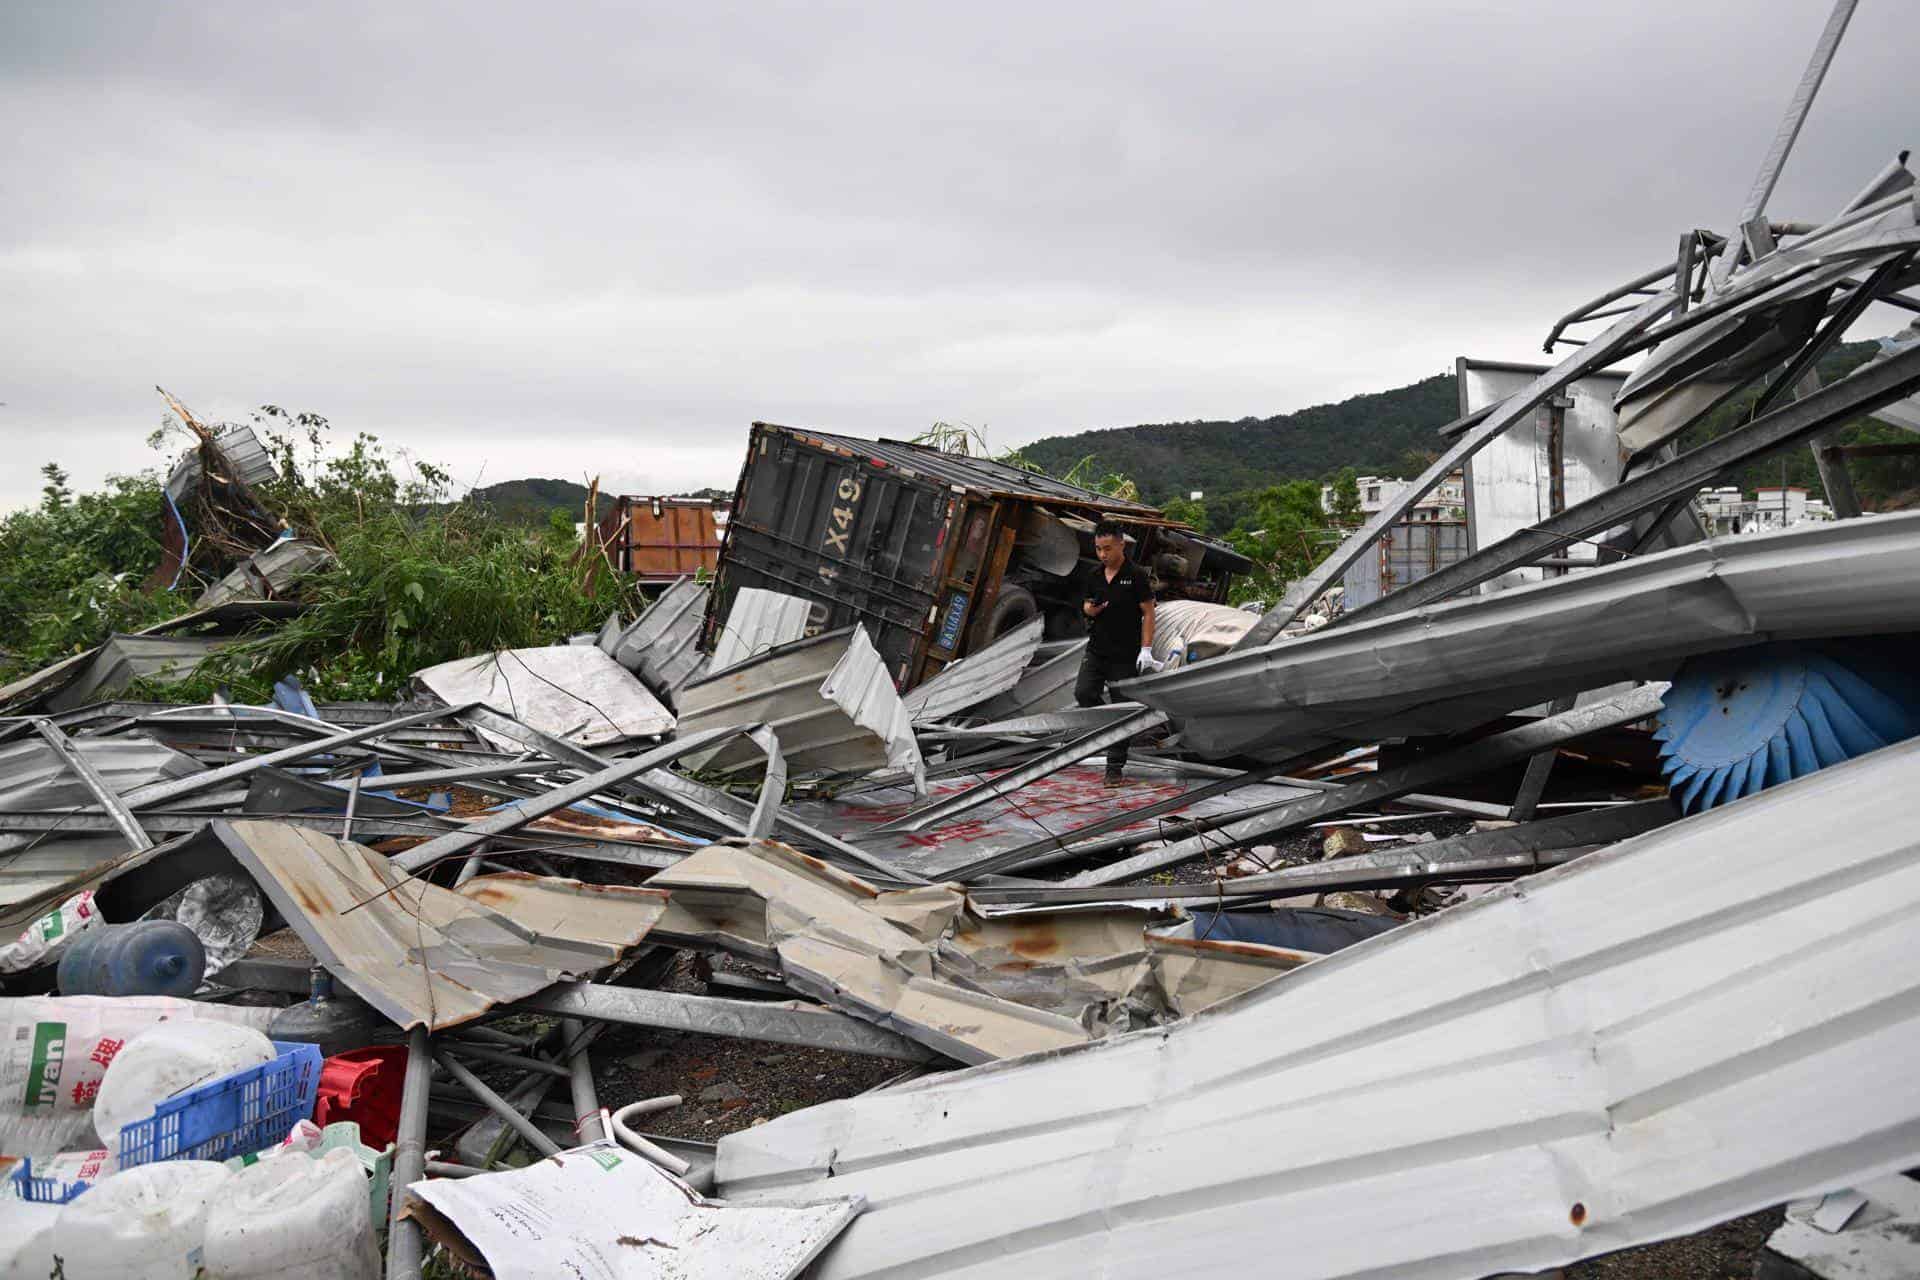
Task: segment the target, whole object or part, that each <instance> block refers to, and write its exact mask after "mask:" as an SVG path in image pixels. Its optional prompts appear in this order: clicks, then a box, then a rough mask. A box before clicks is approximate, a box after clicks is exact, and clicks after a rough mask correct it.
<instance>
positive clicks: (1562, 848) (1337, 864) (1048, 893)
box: [967, 798, 1680, 906]
mask: <svg viewBox="0 0 1920 1280" xmlns="http://www.w3.org/2000/svg"><path fill="white" fill-rule="evenodd" d="M1679 816H1680V815H1679V813H1678V812H1677V811H1676V810H1675V809H1674V807H1673V804H1672V802H1671V801H1669V800H1667V799H1665V798H1662V799H1659V800H1647V801H1642V802H1640V803H1637V804H1622V805H1609V806H1607V807H1606V808H1602V809H1592V810H1589V811H1587V812H1585V813H1575V814H1565V815H1561V816H1557V817H1552V818H1543V819H1541V820H1539V821H1537V822H1529V823H1525V824H1523V825H1521V826H1515V827H1501V828H1498V829H1496V830H1493V831H1475V832H1472V833H1470V834H1468V835H1462V836H1453V837H1451V838H1449V839H1446V840H1435V841H1433V842H1431V843H1429V844H1420V845H1404V846H1401V847H1400V848H1397V849H1385V850H1382V851H1380V852H1378V853H1362V854H1356V855H1354V856H1352V857H1345V858H1335V859H1333V860H1332V861H1329V862H1311V863H1308V864H1307V865H1305V866H1300V867H1288V868H1286V869H1284V870H1281V871H1270V872H1267V873H1265V874H1263V875H1251V876H1242V877H1239V878H1237V879H1233V880H1214V881H1210V882H1207V883H1204V884H1169V885H1158V884H1156V885H1141V886H1136V887H1130V888H1125V889H1119V888H1115V887H1114V886H1112V885H1094V886H1089V887H1085V888H1075V887H1071V886H1065V885H1035V886H1013V885H1009V886H1006V887H1001V886H997V885H996V886H989V887H977V888H972V889H969V890H968V891H967V893H968V896H969V897H971V898H972V899H973V900H974V901H976V902H978V903H981V904H982V905H1003V904H1023V903H1031V904H1033V905H1034V906H1066V905H1071V904H1075V903H1087V902H1163V901H1192V900H1196V899H1198V900H1206V901H1218V902H1221V903H1223V904H1224V903H1242V902H1256V901H1259V900H1262V899H1267V898H1290V897H1294V896H1296V895H1298V894H1308V893H1338V892H1342V891H1345V890H1349V889H1401V888H1411V887H1417V886H1420V885H1426V884H1433V883H1449V884H1453V883H1478V882H1484V881H1488V880H1506V879H1510V878H1512V877H1514V876H1519V875H1526V874H1528V873H1530V872H1533V871H1540V870H1544V869H1545V868H1547V867H1553V866H1558V865H1559V864H1560V863H1562V862H1566V861H1570V860H1571V859H1572V858H1573V857H1575V856H1577V855H1578V851H1580V850H1584V849H1588V848H1592V847H1594V846H1597V845H1607V844H1612V843H1613V842H1614V841H1616V840H1626V839H1630V838H1631V837H1633V836H1637V835H1642V834H1644V833H1646V832H1648V831H1653V830H1656V829H1657V828H1659V827H1663V826H1665V825H1667V824H1668V823H1669V822H1673V821H1675V820H1676V819H1678V817H1679Z"/></svg>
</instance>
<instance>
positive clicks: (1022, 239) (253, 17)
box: [0, 0, 1920, 508]
mask: <svg viewBox="0 0 1920 1280" xmlns="http://www.w3.org/2000/svg"><path fill="white" fill-rule="evenodd" d="M1829 7H1830V6H1829V4H1828V3H1827V0H1768V3H1766V4H1764V5H1757V4H1755V3H1753V0H1609V2H1608V3H1603V4H1595V3H1593V2H1592V0H1514V2H1512V3H1451V4H1443V3H1436V2H1433V0H1404V2H1400V3H1392V2H1388V0H1340V2H1339V3H1326V4H1319V3H1314V4H1305V3H1285V2H1282V3H1274V2H1272V0H1267V2H1265V3H1257V4H1256V3H1243V4H1235V5H1230V6H1229V5H1214V6H1207V5H1194V4H1191V3H1187V4H1173V3H1167V4H1142V3H1132V2H1131V0H1105V2H1103V3H1100V4H1034V3H1031V2H1030V0H1029V2H1028V3H1022V4H991V3H988V4H983V3H973V4H966V5H958V4H951V3H948V4H939V5H923V4H915V3H901V2H898V0H896V2H894V3H888V4H879V3H874V4H869V5H864V6H838V5H829V4H822V3H808V4H780V5H774V4H766V5H742V6H730V5H725V4H719V3H713V2H712V0H705V2H703V3H698V4H658V3H656V4H606V5H577V4H568V3H554V2H549V3H544V4H538V5H535V4H519V5H509V4H496V3H489V2H488V0H463V2H462V3H457V4H455V3H450V4H445V5H427V4H416V3H394V2H392V0H381V2H379V3H345V2H339V0H329V3H325V4H313V5H277V4H267V5H263V4H260V3H258V2H257V0H248V2H246V3H233V4H220V3H186V4H179V5H161V4H153V3H150V2H149V0H138V2H135V3H128V4H125V5H97V4H88V3H81V2H79V0H48V2H47V3H34V2H29V0H7V2H6V3H5V4H0V118H4V119H5V120H6V122H7V126H8V127H7V128H6V130H5V132H4V134H0V441H3V442H4V444H5V446H6V447H5V450H4V454H0V508H6V507H9V506H12V505H16V504H19V503H22V502H26V501H29V500H31V499H32V498H33V497H34V496H35V495H36V494H37V490H38V487H39V483H40V481H39V477H38V475H37V470H38V468H39V466H40V464H41V463H42V462H44V461H47V460H49V459H52V460H57V461H58V462H60V463H61V465H63V466H64V467H66V468H67V469H68V470H69V471H70V472H72V473H73V476H74V478H75V480H76V481H77V482H80V483H87V484H90V483H93V482H95V481H97V480H99V479H100V478H101V477H102V476H103V475H105V474H106V473H107V472H109V471H125V470H131V469H137V468H139V467H142V466H147V465H151V464H153V463H155V462H156V461H157V460H158V459H157V456H156V455H154V454H153V453H151V452H150V451H149V450H148V449H147V448H146V445H145V437H146V436H147V434H148V433H149V432H150V431H151V430H152V429H153V428H154V427H156V426H157V425H159V422H160V417H161V412H162V406H161V403H160V400H159V398H158V396H157V395H156V394H155V393H154V390H153V387H154V384H156V383H158V384H160V385H162V386H165V387H166V388H167V389H168V390H169V391H172V392H173V393H175V394H176V395H178V396H180V397H181V398H182V399H183V400H184V401H185V402H186V403H187V404H188V405H189V406H191V407H193V408H194V409H195V410H196V411H198V412H199V413H201V414H202V415H203V416H207V417H214V418H223V417H225V418H244V416H245V413H246V411H247V409H248V408H249V407H251V406H254V405H258V404H261V403H263V402H272V403H276V404H280V405H284V406H287V407H288V408H290V409H310V410H314V411H316V412H320V413H323V414H325V415H327V416H328V417H329V418H331V419H332V421H333V423H334V425H335V428H336V432H337V433H341V434H345V435H349V436H350V435H351V433H352V432H354V431H358V430H365V431H371V432H373V433H375V434H377V435H379V436H381V437H382V438H383V439H385V440H387V441H388V442H390V443H392V444H395V445H399V446H403V447H405V448H407V449H410V450H411V451H413V452H414V453H416V454H418V455H419V456H421V457H423V458H426V459H428V460H433V461H439V462H443V463H446V464H449V465H450V466H451V467H452V469H453V471H454V473H455V475H456V476H457V477H458V478H459V479H460V480H461V481H462V482H465V483H474V482H480V483H491V482H493V481H497V480H505V479H512V478H517V477H521V476H527V475H541V476H562V477H567V478H572V479H581V478H583V477H586V476H588V475H592V474H595V473H597V474H599V475H600V476H601V477H602V478H603V484H604V485H605V486H606V487H608V488H610V489H614V490H621V491H627V492H661V491H668V492H670V491H673V490H677V489H684V488H689V487H693V486H698V485H705V484H717V485H722V486H727V487H731V485H732V484H733V482H734V479H735V477H736V474H737V472H738V468H739V461H740V454H741V447H742V444H743V443H744V441H745V438H746V432H747V424H748V423H749V422H750V421H752V420H754V419H756V418H759V419H765V420H769V421H775V422H785V423H792V424H802V425H812V426H820V427H825V428H831V429H836V430H842V431H849V432H853V433H856V434H873V435H878V434H888V435H893V436H903V435H910V434H913V433H916V432H918V431H920V430H922V429H924V428H925V427H926V426H927V424H929V423H930V422H932V421H934V420H936V419H945V420H950V421H964V422H968V423H972V424H975V425H978V426H983V427H984V428H985V429H986V431H987V433H988V435H989V438H990V439H991V440H992V441H993V443H995V444H996V445H1002V444H1005V445H1011V444H1016V443H1020V442H1022V441H1026V440H1031V439H1034V438H1036V437H1039V436H1042V435H1051V434H1056V433H1061V432H1068V431H1077V430H1082V429H1086V428H1092V427H1107V426H1124V425H1129V424H1132V423H1136V422H1151V421H1169V420H1185V419H1193V418H1235V417H1241V416H1246V415H1260V416H1265V415H1268V414H1273V413H1279V412H1284V411H1287V410H1290V409H1295V408H1300V407H1302V406H1305V405H1309V404H1315V403H1320V402H1323V401H1327V400H1335V399H1340V398H1344V397H1346V396H1349V395H1353V394H1356V393H1358V392H1362V391H1371V390H1378V389H1382V388H1386V387H1391V386H1395V385H1399V384H1402V383H1405V382H1408V381H1411V380H1413V379H1415V378H1419V377H1422V376H1426V375H1428V374H1432V373H1437V372H1440V371H1442V370H1443V369H1447V368H1449V367H1450V366H1451V362H1452V360H1453V357H1454V356H1456V355H1460V354H1470V355H1475V356H1481V357H1488V358H1505V359H1536V358H1538V351H1539V342H1540V339H1541V337H1542V336H1543V334H1544V331H1545V329H1546V327H1547V325H1548V324H1550V323H1551V321H1552V320H1553V318H1554V317H1555V316H1557V315H1559V314H1560V313H1561V312H1563V311H1564V310H1566V309H1567V308H1569V307H1571V306H1573V305H1575V304H1577V303H1579V302H1581V301H1582V300H1584V299H1585V298H1587V297H1589V296H1591V295H1593V294H1595V293H1597V292H1599V291H1601V290H1602V289H1604V288H1606V287H1608V286H1609V285H1611V284H1613V283H1615V282H1617V281H1619V280H1621V279H1624V278H1626V277H1628V276H1630V275H1633V274H1635V273H1638V272H1639V271H1642V270H1644V269H1646V268H1648V267H1650V266H1652V265H1653V264H1654V263H1656V262H1657V261H1659V260H1660V259H1662V258H1664V257H1668V256H1670V255H1671V254H1672V253H1673V249H1674V244H1675V240H1676V237H1677V235H1678V233H1679V232H1680V231H1681V230H1683V229H1685V228H1687V227H1692V226H1708V227H1718V228H1724V227H1725V226H1726V224H1728V223H1729V222H1730V221H1731V219H1732V217H1733V215H1734V214H1735V213H1736V212H1737V210H1738V207H1739V204H1740V200H1741V198H1742V196H1743V195H1744V194H1745V192H1746V190H1747V187H1748V185H1749V184H1750V182H1751V181H1752V176H1753V172H1754V170H1755V168H1756V166H1757V165H1758V163H1759V160H1760V158H1761V156H1762V154H1763V153H1764V151H1765V150H1766V147H1767V144H1768V142H1769V140H1770V139H1771V137H1772V135H1773V131H1774V128H1775V126H1776V124H1777V122H1778V120H1779V118H1780V114H1781V111H1782V110H1783V108H1784V106H1785V104H1786V101H1787V98H1788V96H1789V94H1790V93H1791V91H1792V89H1793V86H1794V84H1795V82H1796V81H1797V80H1798V78H1799V75H1800V72H1801V69H1802V68H1803V67H1804V65H1805V63H1806V59H1807V55H1808V52H1809V50H1810V49H1811V47H1812V44H1813V42H1814V40H1815V38H1816V36H1817V35H1818V33H1819V31H1820V29H1821V26H1822V25H1823V23H1824V22H1825V20H1826V14H1827V10H1828V8H1829ZM1916 66H1920V15H1917V14H1916V10H1915V8H1914V5H1913V3H1912V0H1862V2H1861V4H1860V11H1859V13H1858V14H1857V15H1856V17H1855V18H1854V21H1853V25H1852V28H1851V30H1850V31H1849V33H1848V35H1847V38H1846V40H1845V42H1844V43H1843V44H1842V46H1841V49H1840V54H1839V57H1838V59H1837V61H1836V64H1835V66H1834V70H1833V73H1832V74H1831V75H1830V76H1829V78H1828V81H1827V84H1826V87H1825V89H1824V90H1823V91H1822V93H1821V96H1820V99H1819V101H1818V102H1817V104H1816V105H1815V108H1814V112H1813V115H1812V118H1811V120H1810V121H1809V123H1808V125H1807V128H1806V130H1805V132H1804V133H1803V134H1802V136H1801V139H1800V144H1799V146H1798V148H1797V150H1796V151H1795V153H1794V156H1793V159H1792V161H1791V162H1790V164H1789V166H1788V168H1787V171H1786V175H1785V177H1784V179H1783V180H1782V182H1781V184H1780V187H1779V190H1778V191H1777V193H1776V195H1775V197H1774V200H1773V202H1772V205H1771V206H1770V212H1771V213H1773V214H1774V215H1775V216H1777V217H1792V218H1820V217H1823V216H1825V215H1827V214H1829V213H1830V212H1832V211H1833V210H1834V209H1835V208H1837V207H1838V206H1839V205H1840V204H1841V203H1842V202H1843V201H1844V200H1845V199H1846V198H1847V197H1848V196H1850V195H1851V194H1852V193H1853V192H1854V191H1855V190H1856V189H1858V187H1859V186H1861V185H1862V184H1863V183H1864V182H1865V181H1866V180H1867V178H1869V177H1870V176H1871V175H1872V173H1873V172H1874V171H1875V170H1876V169H1878V168H1879V167H1880V166H1881V165H1882V164H1883V163H1885V161H1886V160H1888V159H1890V158H1891V157H1892V155H1893V154H1894V153H1895V152H1897V151H1899V150H1900V149H1901V148H1903V147H1907V146H1909V145H1912V144H1914V143H1915V142H1916V141H1917V140H1920V139H1916V136H1915V135H1916V134H1920V128H1916V126H1920V111H1916V109H1915V96H1914V84H1915V79H1914V68H1915V67H1916ZM1898 323H1899V322H1898V321H1897V320H1894V319H1892V318H1891V317H1882V318H1879V319H1878V320H1877V321H1876V322H1875V323H1874V324H1870V325H1868V327H1869V328H1876V327H1877V331H1880V332H1886V331H1890V330H1891V329H1892V328H1894V327H1896V326H1897V324H1898Z"/></svg>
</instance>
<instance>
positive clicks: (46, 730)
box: [33, 719, 153, 849]
mask: <svg viewBox="0 0 1920 1280" xmlns="http://www.w3.org/2000/svg"><path fill="white" fill-rule="evenodd" d="M33 729H34V732H35V733H38V734H39V735H40V737H41V738H42V739H43V740H45V742H46V744H47V745H48V746H49V747H51V748H53V751H54V754H55V755H57V756H59V757H60V758H61V759H62V760H64V761H66V764H67V768H69V769H71V770H73V772H74V774H75V775H76V776H77V777H78V778H79V779H80V781H81V782H82V783H83V784H85V786H86V788H87V790H88V791H91V792H92V793H93V798H94V799H95V800H98V801H99V802H100V807H101V808H102V809H104V810H106V813H107V816H108V817H109V818H111V819H112V820H113V825H114V826H116V827H118V828H119V829H120V834H121V835H124V836H125V837H126V838H127V843H128V844H130V845H132V846H133V848H135V849H151V848H153V837H152V836H150V835H148V834H147V833H146V832H145V831H144V830H142V829H141V826H140V824H139V823H138V822H136V821H134V817H133V812H132V811H131V810H130V809H128V808H127V806H126V805H125V804H123V803H122V802H121V800H120V797H119V796H118V795H116V794H115V793H114V790H113V788H112V787H110V786H108V785H107V780H106V779H105V778H103V777H101V776H100V771H99V770H98V769H95V768H94V767H93V765H92V764H91V763H90V762H89V761H88V760H87V757H86V755H85V754H84V753H83V752H82V751H81V750H80V748H78V747H76V746H74V745H73V741H72V739H70V738H68V737H67V735H66V734H64V733H62V732H60V726H58V725H56V724H55V723H54V722H53V721H51V720H47V719H36V720H35V721H34V722H33Z"/></svg>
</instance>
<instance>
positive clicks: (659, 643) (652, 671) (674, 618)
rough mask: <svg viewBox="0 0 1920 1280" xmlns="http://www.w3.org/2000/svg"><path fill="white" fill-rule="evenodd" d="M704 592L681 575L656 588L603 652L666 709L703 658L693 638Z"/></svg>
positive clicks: (702, 614) (704, 604)
mask: <svg viewBox="0 0 1920 1280" xmlns="http://www.w3.org/2000/svg"><path fill="white" fill-rule="evenodd" d="M709 590H710V588H708V587H706V586H705V585H703V584H701V583H698V582H695V581H694V580H693V579H692V578H682V579H680V581H678V582H676V583H674V584H673V585H672V586H670V587H668V588H667V589H666V590H665V591H663V592H661V593H660V596H659V598H658V599H656V600H655V601H654V602H653V603H652V604H650V605H648V606H647V607H646V609H645V611H644V612H642V613H641V615H640V616H639V617H638V618H635V619H634V620H633V625H631V626H629V627H628V628H627V629H626V630H625V631H622V632H621V633H620V635H619V637H618V638H617V639H616V640H614V642H613V646H612V648H610V649H608V650H607V652H608V653H610V654H611V655H612V657H613V660H614V661H615V662H618V663H619V664H620V665H621V666H623V667H625V668H626V669H627V670H629V671H631V672H633V673H634V674H635V675H636V676H639V677H640V683H642V684H644V685H646V686H647V688H648V689H649V690H651V691H652V693H653V695H654V696H655V697H656V698H659V699H660V700H661V701H662V702H664V703H666V704H667V705H668V706H670V707H677V706H678V705H679V703H678V701H677V698H678V696H679V693H680V687H681V686H682V685H684V684H686V683H687V681H689V680H691V679H693V678H694V676H695V674H697V673H698V672H699V670H700V667H701V664H702V663H703V662H704V661H705V659H704V658H703V657H702V656H701V654H700V651H699V650H698V649H696V648H694V641H695V640H696V639H698V638H699V635H700V627H701V624H702V623H703V622H704V621H705V620H706V616H707V593H708V591H709Z"/></svg>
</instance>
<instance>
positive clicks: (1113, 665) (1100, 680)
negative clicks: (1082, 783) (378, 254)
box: [1073, 649, 1139, 770]
mask: <svg viewBox="0 0 1920 1280" xmlns="http://www.w3.org/2000/svg"><path fill="white" fill-rule="evenodd" d="M1134 658H1135V655H1134V654H1132V653H1128V654H1123V655H1121V656H1120V657H1117V658H1116V657H1105V656H1102V655H1100V654H1097V653H1095V652H1094V651H1093V650H1092V649H1088V650H1087V651H1086V653H1085V654H1084V655H1083V656H1082V657H1081V659H1080V674H1079V676H1078V677H1076V678H1075V679H1074V682H1073V700H1074V701H1075V702H1077V703H1079V704H1080V705H1081V706H1083V707H1097V706H1099V705H1100V704H1101V703H1103V702H1105V701H1106V700H1107V699H1106V693H1107V686H1108V685H1110V684H1112V683H1113V682H1114V681H1116V680H1131V679H1133V677H1134V676H1135V675H1137V674H1139V673H1138V672H1137V671H1135V670H1134ZM1130 742H1131V739H1122V740H1121V741H1120V742H1119V743H1118V744H1117V745H1115V746H1111V747H1108V748H1107V768H1108V769H1109V770H1117V769H1122V768H1125V767H1126V763H1127V748H1128V746H1129V744H1130Z"/></svg>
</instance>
